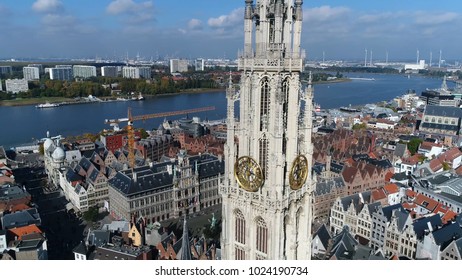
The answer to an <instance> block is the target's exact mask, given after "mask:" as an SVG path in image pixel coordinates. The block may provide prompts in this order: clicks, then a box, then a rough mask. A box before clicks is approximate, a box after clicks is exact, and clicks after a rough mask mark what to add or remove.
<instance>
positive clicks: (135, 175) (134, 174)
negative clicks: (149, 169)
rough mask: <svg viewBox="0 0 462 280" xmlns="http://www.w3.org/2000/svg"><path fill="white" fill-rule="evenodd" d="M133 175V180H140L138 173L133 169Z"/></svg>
mask: <svg viewBox="0 0 462 280" xmlns="http://www.w3.org/2000/svg"><path fill="white" fill-rule="evenodd" d="M132 172H133V173H132V175H133V181H134V182H135V183H136V181H137V180H138V175H137V174H136V172H135V170H133V171H132Z"/></svg>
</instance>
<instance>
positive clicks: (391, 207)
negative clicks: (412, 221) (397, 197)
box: [382, 204, 406, 221]
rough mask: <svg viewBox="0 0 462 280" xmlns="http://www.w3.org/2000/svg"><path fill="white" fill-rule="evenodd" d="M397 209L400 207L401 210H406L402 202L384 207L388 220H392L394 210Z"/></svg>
mask: <svg viewBox="0 0 462 280" xmlns="http://www.w3.org/2000/svg"><path fill="white" fill-rule="evenodd" d="M397 209H400V211H406V210H405V209H404V208H403V206H402V205H401V204H394V205H389V206H385V207H382V212H383V215H384V216H385V218H387V221H390V219H391V216H392V214H393V211H394V210H397Z"/></svg>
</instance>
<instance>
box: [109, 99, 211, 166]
mask: <svg viewBox="0 0 462 280" xmlns="http://www.w3.org/2000/svg"><path fill="white" fill-rule="evenodd" d="M213 110H215V107H214V106H209V107H201V108H194V109H187V110H180V111H170V112H163V113H154V114H147V115H139V116H132V110H131V108H130V107H129V108H128V114H127V117H126V118H120V119H106V120H105V121H104V123H105V124H109V125H110V126H112V127H114V131H119V130H120V128H119V123H121V122H127V135H128V162H129V164H130V167H131V168H134V167H135V131H134V129H133V122H134V121H141V120H142V121H144V120H147V119H154V118H161V117H170V116H177V115H185V114H193V113H199V112H206V111H213Z"/></svg>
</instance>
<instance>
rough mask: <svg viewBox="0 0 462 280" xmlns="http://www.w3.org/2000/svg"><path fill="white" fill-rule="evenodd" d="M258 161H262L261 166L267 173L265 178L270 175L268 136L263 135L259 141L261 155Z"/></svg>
mask: <svg viewBox="0 0 462 280" xmlns="http://www.w3.org/2000/svg"><path fill="white" fill-rule="evenodd" d="M258 161H259V163H260V167H261V169H262V171H263V174H264V175H265V178H267V177H268V174H267V171H268V139H266V136H263V138H262V139H260V141H259V157H258Z"/></svg>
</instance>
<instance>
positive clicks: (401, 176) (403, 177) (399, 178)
mask: <svg viewBox="0 0 462 280" xmlns="http://www.w3.org/2000/svg"><path fill="white" fill-rule="evenodd" d="M391 178H392V179H394V180H396V181H404V180H407V179H408V177H407V175H406V172H401V173H395V174H394V175H393V177H391Z"/></svg>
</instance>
